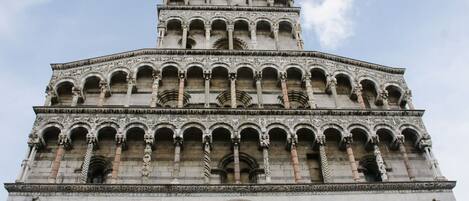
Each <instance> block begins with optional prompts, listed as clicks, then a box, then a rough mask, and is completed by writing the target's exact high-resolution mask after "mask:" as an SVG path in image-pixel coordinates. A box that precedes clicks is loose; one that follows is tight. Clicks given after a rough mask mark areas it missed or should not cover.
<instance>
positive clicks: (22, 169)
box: [16, 146, 32, 183]
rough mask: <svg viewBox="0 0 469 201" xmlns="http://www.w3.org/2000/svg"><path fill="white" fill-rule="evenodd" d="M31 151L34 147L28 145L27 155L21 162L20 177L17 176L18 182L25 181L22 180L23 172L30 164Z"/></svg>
mask: <svg viewBox="0 0 469 201" xmlns="http://www.w3.org/2000/svg"><path fill="white" fill-rule="evenodd" d="M31 151H32V147H31V146H28V149H27V150H26V156H25V157H24V159H23V161H22V162H21V170H20V172H19V174H18V177H17V178H16V182H17V183H18V182H23V181H22V177H23V174H24V172H25V170H26V168H27V166H28V161H29V155H30V154H31Z"/></svg>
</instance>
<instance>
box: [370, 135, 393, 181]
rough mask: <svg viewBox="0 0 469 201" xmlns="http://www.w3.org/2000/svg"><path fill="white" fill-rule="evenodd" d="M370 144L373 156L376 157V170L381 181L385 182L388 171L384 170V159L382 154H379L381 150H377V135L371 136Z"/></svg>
mask: <svg viewBox="0 0 469 201" xmlns="http://www.w3.org/2000/svg"><path fill="white" fill-rule="evenodd" d="M371 143H372V145H373V155H374V156H375V159H376V164H377V165H378V170H379V173H380V176H381V181H383V182H387V181H388V180H389V179H388V173H387V171H386V164H384V159H383V156H382V155H381V151H380V150H379V146H378V143H379V140H378V136H374V137H373V138H372V142H371Z"/></svg>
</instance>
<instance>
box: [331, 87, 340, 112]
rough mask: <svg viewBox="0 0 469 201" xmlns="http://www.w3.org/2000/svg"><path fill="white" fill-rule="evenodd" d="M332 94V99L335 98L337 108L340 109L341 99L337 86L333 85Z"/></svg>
mask: <svg viewBox="0 0 469 201" xmlns="http://www.w3.org/2000/svg"><path fill="white" fill-rule="evenodd" d="M331 92H332V97H333V98H334V104H335V108H340V104H339V99H338V96H337V88H336V86H335V84H334V85H331Z"/></svg>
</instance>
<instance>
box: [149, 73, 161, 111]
mask: <svg viewBox="0 0 469 201" xmlns="http://www.w3.org/2000/svg"><path fill="white" fill-rule="evenodd" d="M159 88H160V78H159V77H157V78H154V81H153V86H152V92H151V102H150V107H156V105H157V104H158V90H159Z"/></svg>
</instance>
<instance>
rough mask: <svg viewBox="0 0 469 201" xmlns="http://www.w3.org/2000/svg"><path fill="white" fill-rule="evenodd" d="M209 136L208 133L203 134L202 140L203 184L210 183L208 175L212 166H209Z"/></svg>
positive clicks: (210, 147) (210, 173) (210, 161)
mask: <svg viewBox="0 0 469 201" xmlns="http://www.w3.org/2000/svg"><path fill="white" fill-rule="evenodd" d="M211 141H212V139H211V137H210V135H204V141H203V151H204V159H203V164H204V170H203V171H204V172H203V175H204V183H205V184H210V177H211V175H212V168H211V163H212V160H211V159H210V151H211V149H212V146H211Z"/></svg>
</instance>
